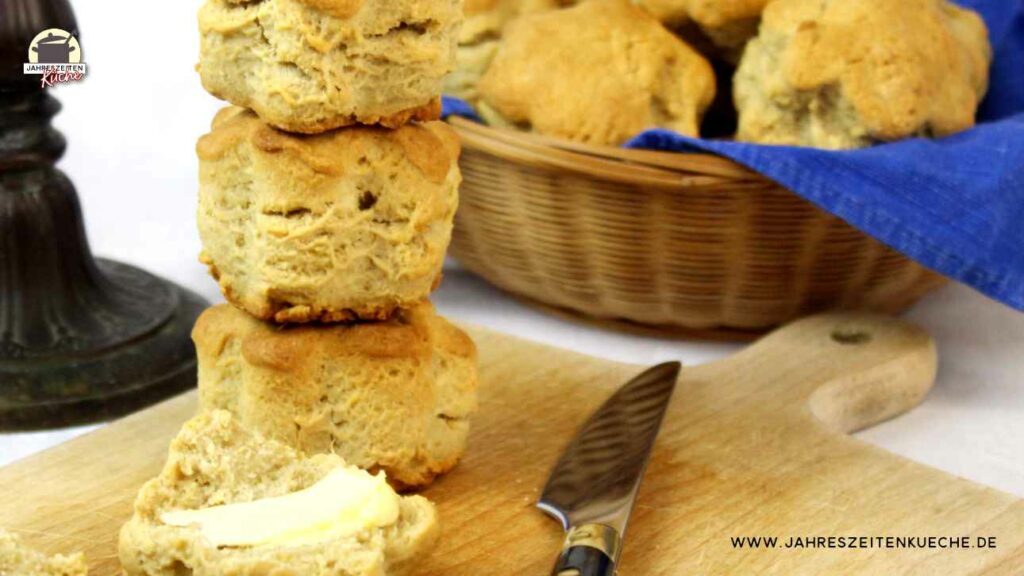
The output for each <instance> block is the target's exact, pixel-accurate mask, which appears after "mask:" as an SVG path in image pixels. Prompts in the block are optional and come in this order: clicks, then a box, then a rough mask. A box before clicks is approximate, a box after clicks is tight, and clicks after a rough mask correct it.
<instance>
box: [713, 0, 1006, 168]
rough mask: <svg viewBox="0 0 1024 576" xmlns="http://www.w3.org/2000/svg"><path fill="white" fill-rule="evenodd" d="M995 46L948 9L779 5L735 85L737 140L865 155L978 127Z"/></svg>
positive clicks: (841, 0)
mask: <svg viewBox="0 0 1024 576" xmlns="http://www.w3.org/2000/svg"><path fill="white" fill-rule="evenodd" d="M991 54H992V52H991V47H990V46H989V43H988V34H987V31H986V29H985V25H984V23H983V22H982V21H981V18H979V17H978V15H977V14H975V13H974V12H971V11H969V10H964V9H962V8H958V7H956V6H954V5H953V4H950V3H949V2H946V1H945V0H901V1H900V2H892V1H890V0H813V1H807V0H776V1H775V2H773V3H771V4H769V6H768V9H767V10H765V13H764V19H763V21H762V24H761V31H760V33H759V35H758V37H757V38H756V39H754V40H752V41H751V42H750V44H749V45H748V46H747V50H746V52H745V53H744V55H743V60H742V62H741V63H740V67H739V69H738V70H737V72H736V76H735V79H734V85H733V89H734V96H735V101H736V107H737V109H738V110H739V131H738V134H737V138H738V139H740V140H746V141H749V142H760V143H766V144H790V145H802V146H816V147H819V148H832V149H841V148H858V147H863V146H869V145H871V144H873V143H876V142H881V141H891V140H898V139H901V138H907V137H912V136H945V135H948V134H952V133H954V132H959V131H961V130H965V129H967V128H970V127H972V126H973V125H974V117H975V112H976V110H977V108H978V104H979V102H980V101H981V99H982V97H983V96H984V95H985V91H986V89H987V86H988V65H989V62H990V60H991Z"/></svg>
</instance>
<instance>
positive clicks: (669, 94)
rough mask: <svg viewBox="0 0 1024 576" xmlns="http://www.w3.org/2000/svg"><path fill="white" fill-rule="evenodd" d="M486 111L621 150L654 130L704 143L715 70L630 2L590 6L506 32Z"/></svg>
mask: <svg viewBox="0 0 1024 576" xmlns="http://www.w3.org/2000/svg"><path fill="white" fill-rule="evenodd" d="M479 89H480V97H481V108H482V111H483V112H484V113H485V114H487V113H491V112H492V111H493V113H494V114H496V115H499V116H500V117H501V118H503V119H505V120H506V121H508V122H509V123H511V124H515V125H518V126H522V127H524V128H530V129H532V130H534V131H535V132H538V133H541V134H546V135H550V136H556V137H560V138H566V139H569V140H575V141H579V142H586V143H590V144H608V145H617V144H621V143H623V142H625V141H626V140H628V139H629V138H631V137H633V136H635V135H637V134H638V133H640V132H642V131H643V130H645V129H648V128H655V127H664V128H669V129H672V130H675V131H677V132H680V133H682V134H686V135H689V136H696V135H697V133H698V128H699V126H700V120H701V116H702V114H703V113H704V110H705V109H706V108H707V107H708V105H709V104H710V103H711V101H712V99H713V98H714V95H715V77H714V73H713V72H712V70H711V66H710V64H708V62H707V61H706V60H705V59H704V58H703V57H702V56H701V55H700V54H698V53H697V52H696V51H695V50H693V49H692V48H691V47H690V46H689V45H687V44H686V43H684V42H683V41H682V40H680V39H678V38H676V37H675V36H673V35H672V33H670V32H669V31H668V30H666V29H665V28H664V27H663V26H662V25H661V23H659V22H658V21H657V20H655V19H654V18H653V17H652V16H650V15H649V14H647V13H646V12H644V11H643V10H641V9H640V8H637V7H636V6H633V5H632V4H631V3H630V2H629V0H587V1H586V2H583V3H582V4H579V5H577V6H574V7H572V8H565V9H562V10H555V11H552V12H543V13H539V14H531V15H527V16H523V17H521V18H519V19H517V20H515V21H514V22H512V23H511V24H509V25H508V26H507V27H506V28H505V33H504V37H503V39H502V42H501V46H500V47H499V48H498V52H497V54H496V55H495V57H494V61H493V62H491V64H490V67H489V68H488V69H487V72H486V73H485V74H484V76H483V78H481V80H480V85H479Z"/></svg>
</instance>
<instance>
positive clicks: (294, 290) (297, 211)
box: [197, 108, 461, 322]
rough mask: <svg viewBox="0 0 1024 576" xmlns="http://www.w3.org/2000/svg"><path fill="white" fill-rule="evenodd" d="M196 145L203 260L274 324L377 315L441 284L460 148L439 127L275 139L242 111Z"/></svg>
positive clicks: (229, 114) (223, 115) (241, 300)
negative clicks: (274, 322)
mask: <svg viewBox="0 0 1024 576" xmlns="http://www.w3.org/2000/svg"><path fill="white" fill-rule="evenodd" d="M213 126H214V127H213V130H212V132H211V133H210V134H208V135H206V136H204V137H203V138H202V139H200V141H199V144H198V146H197V151H198V154H199V173H200V187H199V212H198V222H199V234H200V237H201V238H202V242H203V253H202V255H201V260H202V261H203V262H204V263H206V264H207V265H208V266H209V267H210V271H211V273H212V274H213V276H214V277H215V278H217V280H218V282H219V284H220V287H221V290H222V291H223V292H224V295H225V297H226V298H227V299H228V300H229V301H231V302H232V303H234V304H236V305H238V306H240V307H242V308H244V309H245V310H246V311H248V312H249V313H250V314H252V315H254V316H256V317H258V318H262V319H267V320H274V321H276V322H311V321H324V322H335V321H348V320H354V319H367V320H383V319H387V318H388V317H390V316H391V315H392V314H393V313H394V311H395V310H396V309H397V308H399V307H401V306H408V305H411V304H413V303H415V302H418V301H420V300H422V299H423V298H425V297H427V296H428V295H429V294H430V292H431V291H432V290H433V289H434V288H436V287H437V284H438V283H439V282H440V277H441V267H442V265H443V263H444V254H445V251H446V250H447V249H448V244H449V242H450V241H451V231H452V222H453V219H454V216H455V210H456V208H457V206H458V186H459V182H460V181H461V176H460V174H459V169H458V163H457V161H458V156H459V144H458V139H457V136H456V135H455V134H454V132H453V131H452V130H451V129H450V128H449V127H448V126H447V125H445V124H443V123H441V122H429V123H425V124H409V125H406V126H402V127H401V128H398V129H396V130H388V129H384V128H380V127H370V126H355V127H351V128H346V129H343V130H337V131H333V132H330V133H326V134H320V135H316V136H301V135H293V134H287V133H284V132H280V131H278V130H275V129H274V128H271V127H270V126H267V125H266V124H264V123H263V122H261V121H260V120H259V119H258V118H257V117H256V116H255V115H254V114H252V113H251V112H248V111H244V110H242V109H240V108H227V109H225V110H223V111H221V112H220V113H219V114H218V115H217V118H215V119H214V122H213Z"/></svg>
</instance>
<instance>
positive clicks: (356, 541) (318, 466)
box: [119, 411, 438, 576]
mask: <svg viewBox="0 0 1024 576" xmlns="http://www.w3.org/2000/svg"><path fill="white" fill-rule="evenodd" d="M345 466H346V464H345V462H344V461H343V460H342V459H341V458H339V457H338V456H336V455H334V454H322V455H316V456H310V457H306V456H303V455H301V454H300V453H298V452H297V451H296V450H294V449H292V448H289V447H288V446H285V445H283V444H281V443H279V442H275V441H273V440H270V439H267V438H264V437H262V436H261V435H259V434H257V433H253V432H251V431H249V430H248V429H246V428H244V427H243V426H241V425H240V424H239V423H238V422H237V421H235V420H234V419H233V418H232V416H231V415H230V414H229V413H227V412H224V411H216V412H210V413H207V414H202V415H199V416H197V417H195V418H193V419H192V420H190V421H189V422H187V423H186V424H185V426H184V427H183V428H182V429H181V432H179V433H178V436H177V437H176V438H175V439H174V441H173V442H172V443H171V447H170V452H169V454H168V458H167V462H166V464H164V468H163V470H162V471H161V472H160V475H159V476H157V477H156V478H154V479H152V480H150V481H149V482H147V483H146V484H145V485H144V486H143V487H142V489H141V490H140V491H139V494H138V496H137V497H136V500H135V513H134V515H133V516H132V518H131V520H130V521H129V522H128V523H127V524H125V525H124V527H122V528H121V534H120V541H119V556H120V559H121V564H122V565H123V566H124V571H125V574H127V575H128V576H137V575H138V576H141V575H145V576H179V575H181V574H197V575H217V574H239V575H241V574H247V575H256V574H281V575H284V574H296V575H297V574H301V575H303V576H328V575H330V576H395V575H401V574H406V573H409V572H411V571H413V570H412V569H413V567H414V564H415V562H417V561H418V560H420V559H422V558H423V557H424V556H426V555H427V554H429V553H430V551H431V550H432V549H433V547H434V545H435V543H436V540H437V536H438V527H437V512H436V511H435V510H434V507H433V505H432V504H431V503H430V502H428V501H427V500H426V499H425V498H422V497H420V496H413V497H409V498H401V499H400V501H399V502H398V515H397V519H395V520H394V522H393V523H392V524H389V525H386V526H373V527H370V528H366V529H365V530H362V531H360V532H357V533H354V534H349V535H344V536H334V537H328V538H326V539H324V540H321V541H313V542H308V541H307V542H303V543H280V542H271V543H259V544H254V545H232V546H218V545H216V543H213V542H210V541H209V540H208V539H207V538H206V537H205V535H204V533H203V532H202V531H201V530H200V528H199V527H198V526H196V525H194V524H192V525H185V526H180V525H171V524H168V523H165V520H166V519H167V516H165V514H167V513H173V512H180V511H186V512H187V511H194V510H201V509H207V508H211V507H215V506H222V505H228V504H237V503H242V502H253V501H258V500H262V499H266V498H273V497H279V496H283V495H287V494H292V493H295V492H297V491H299V490H303V489H306V488H309V487H310V486H313V485H314V484H316V483H317V482H318V481H320V480H322V479H323V478H324V477H326V476H327V475H328V474H330V473H331V472H332V471H335V470H337V469H339V468H345ZM314 540H315V539H314Z"/></svg>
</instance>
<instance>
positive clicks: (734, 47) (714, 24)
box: [635, 0, 770, 63]
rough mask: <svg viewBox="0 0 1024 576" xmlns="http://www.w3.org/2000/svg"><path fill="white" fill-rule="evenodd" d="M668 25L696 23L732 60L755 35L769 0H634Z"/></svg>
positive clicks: (736, 57)
mask: <svg viewBox="0 0 1024 576" xmlns="http://www.w3.org/2000/svg"><path fill="white" fill-rule="evenodd" d="M635 1H636V3H637V4H638V5H639V6H641V7H642V8H644V9H645V10H647V11H648V12H650V13H651V14H652V15H653V16H654V17H655V18H657V19H658V20H661V21H662V22H664V23H665V24H666V25H668V26H670V27H673V28H675V27H680V26H685V25H687V24H691V25H696V26H697V27H698V28H699V29H700V30H701V32H703V33H704V35H705V36H707V38H708V39H709V40H711V42H712V43H714V44H715V46H717V47H718V48H720V49H722V50H723V51H722V55H723V56H726V57H727V59H729V60H730V61H732V62H734V63H735V61H736V59H738V58H739V55H740V53H741V52H742V50H743V46H744V45H745V44H746V42H747V41H748V40H750V39H751V38H753V37H754V36H755V35H757V25H758V22H759V21H760V19H761V12H763V11H764V8H765V6H767V5H768V2H769V1H770V0H635Z"/></svg>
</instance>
